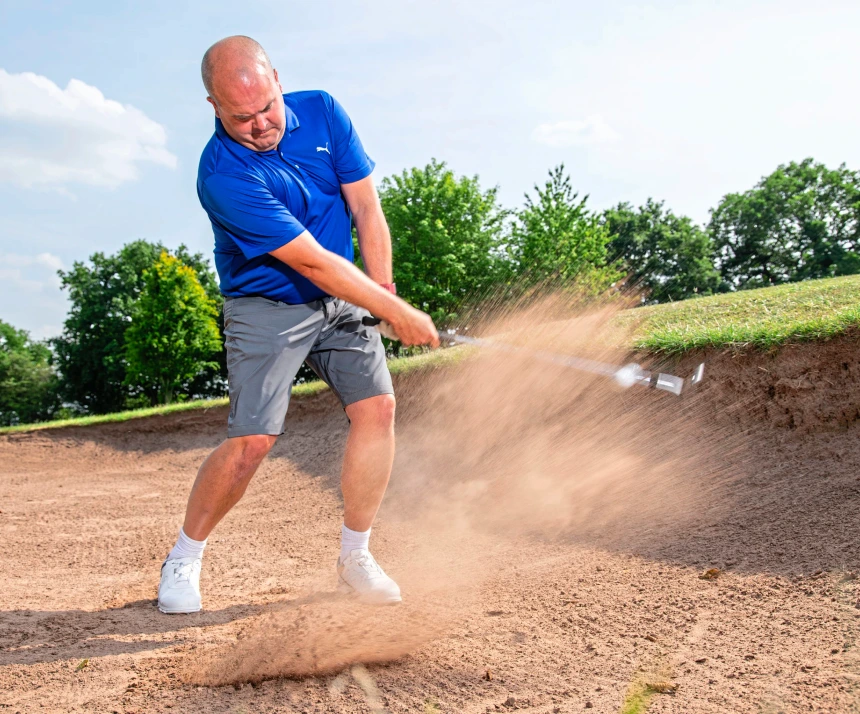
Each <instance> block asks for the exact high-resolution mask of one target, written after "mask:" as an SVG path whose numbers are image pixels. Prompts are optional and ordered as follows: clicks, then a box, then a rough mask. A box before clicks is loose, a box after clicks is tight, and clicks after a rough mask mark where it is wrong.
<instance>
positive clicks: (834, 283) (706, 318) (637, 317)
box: [0, 275, 860, 434]
mask: <svg viewBox="0 0 860 714" xmlns="http://www.w3.org/2000/svg"><path fill="white" fill-rule="evenodd" d="M617 319H618V321H619V322H620V323H621V324H631V323H635V329H634V333H633V344H632V345H631V347H632V348H634V349H637V350H645V351H649V352H655V353H661V354H681V353H684V352H688V351H690V350H694V349H749V348H754V349H771V348H774V347H778V346H780V345H783V344H787V343H794V342H807V341H813V340H819V341H823V340H828V339H831V338H833V337H836V336H839V335H843V334H845V333H847V332H848V331H850V330H852V329H855V328H857V327H860V275H851V276H848V277H843V278H829V279H825V280H810V281H807V282H804V283H792V284H790V285H779V286H777V287H772V288H761V289H758V290H745V291H743V292H737V293H728V294H725V295H715V296H712V297H702V298H695V299H692V300H685V301H683V302H677V303H668V304H664V305H654V306H650V307H643V308H638V309H636V310H629V311H626V312H624V313H621V315H619V316H618V318H617ZM464 354H465V352H464V351H463V350H459V349H457V350H439V351H436V352H432V353H425V354H421V355H417V356H415V357H405V358H402V359H395V360H392V361H391V362H390V363H389V368H390V369H391V372H392V374H403V373H406V372H409V371H413V370H418V369H424V368H427V367H442V366H445V365H449V364H453V363H454V362H457V361H459V360H460V359H462V357H463V355H464ZM325 388H326V387H325V385H324V384H323V383H322V382H310V383H308V384H300V385H297V386H296V387H294V388H293V395H294V396H295V397H298V398H301V397H306V396H311V395H314V394H318V393H319V392H321V391H323V390H324V389H325ZM226 404H227V399H226V398H223V399H211V400H205V401H194V402H181V403H178V404H170V405H167V406H159V407H150V408H147V409H135V410H133V411H126V412H117V413H115V414H102V415H98V416H87V417H79V418H75V419H64V420H60V421H51V422H43V423H39V424H21V425H18V426H11V427H3V428H0V434H12V433H16V432H24V431H35V430H39V429H58V428H62V427H66V426H88V425H91V424H107V423H111V422H123V421H127V420H129V419H139V418H143V417H148V416H154V415H157V414H172V413H174V412H180V411H188V410H193V409H211V408H213V407H220V406H225V405H226Z"/></svg>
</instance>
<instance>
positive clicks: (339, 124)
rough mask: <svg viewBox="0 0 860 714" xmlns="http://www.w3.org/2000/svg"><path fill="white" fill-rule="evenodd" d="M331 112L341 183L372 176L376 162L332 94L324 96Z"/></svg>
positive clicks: (334, 156) (333, 142) (336, 170)
mask: <svg viewBox="0 0 860 714" xmlns="http://www.w3.org/2000/svg"><path fill="white" fill-rule="evenodd" d="M323 97H324V98H325V100H326V104H327V105H328V108H329V112H330V115H329V116H330V121H331V133H332V139H333V141H332V144H333V147H334V155H333V158H334V170H335V173H336V174H337V179H338V182H339V183H355V182H356V181H361V179H363V178H366V177H367V176H370V174H371V173H372V172H373V169H374V167H375V166H376V162H375V161H374V160H373V159H371V158H370V157H369V156H368V155H367V153H366V152H365V150H364V146H362V143H361V139H359V138H358V132H357V131H356V130H355V127H354V126H353V124H352V120H351V119H350V118H349V115H348V114H347V113H346V110H345V109H344V108H343V107H342V106H341V105H340V102H338V101H337V99H335V98H334V97H333V96H331V95H330V94H324V95H323Z"/></svg>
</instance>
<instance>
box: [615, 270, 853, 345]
mask: <svg viewBox="0 0 860 714" xmlns="http://www.w3.org/2000/svg"><path fill="white" fill-rule="evenodd" d="M636 318H638V319H641V322H640V323H639V324H638V325H637V326H636V330H635V333H634V346H635V347H636V348H637V349H640V350H647V351H650V352H662V353H668V354H679V353H681V352H687V351H689V350H693V349H705V348H734V349H743V348H748V347H754V348H759V349H770V348H773V347H777V346H779V345H783V344H787V343H792V342H807V341H814V340H827V339H830V338H832V337H836V336H837V335H840V334H843V333H845V332H847V331H848V330H850V329H852V328H856V327H860V275H851V276H847V277H843V278H828V279H825V280H810V281H807V282H803V283H791V284H788V285H779V286H776V287H772V288H761V289H759V290H744V291H741V292H737V293H727V294H725V295H715V296H713V297H706V298H695V299H693V300H685V301H683V302H676V303H670V304H666V305H654V306H652V307H645V308H639V309H638V310H633V311H631V312H630V313H628V314H624V315H623V316H622V317H621V320H622V321H625V320H631V319H636Z"/></svg>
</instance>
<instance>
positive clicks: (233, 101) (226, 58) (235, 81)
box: [200, 35, 286, 151]
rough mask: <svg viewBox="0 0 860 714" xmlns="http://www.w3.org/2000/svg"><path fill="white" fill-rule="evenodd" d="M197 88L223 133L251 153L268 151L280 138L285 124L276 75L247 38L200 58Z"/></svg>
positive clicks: (218, 44)
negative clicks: (203, 93)
mask: <svg viewBox="0 0 860 714" xmlns="http://www.w3.org/2000/svg"><path fill="white" fill-rule="evenodd" d="M200 69H201V74H202V75H203V84H204V86H205V87H206V91H207V92H208V93H209V98H208V99H209V102H210V104H212V106H213V107H215V116H217V117H218V118H219V119H220V120H221V122H222V124H223V125H224V129H225V130H226V131H227V133H228V134H229V135H230V137H231V138H233V139H234V140H235V141H237V142H238V143H240V144H242V145H243V146H247V147H248V148H249V149H253V150H254V151H269V150H271V149H274V148H275V147H276V146H277V145H278V142H280V140H281V137H282V136H283V135H284V131H285V127H286V118H285V116H284V100H283V96H282V94H281V92H282V90H281V85H280V82H278V73H277V72H276V71H275V70H274V69H272V63H271V62H270V61H269V55H267V54H266V51H265V50H264V49H263V48H262V47H261V46H260V44H259V43H258V42H256V41H254V40H252V39H251V38H250V37H245V36H244V35H234V36H233V37H225V38H224V39H223V40H219V41H218V42H216V43H215V44H214V45H212V46H211V47H210V48H209V49H208V50H206V54H205V55H203V63H202V65H201V68H200Z"/></svg>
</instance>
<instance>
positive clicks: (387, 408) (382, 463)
mask: <svg viewBox="0 0 860 714" xmlns="http://www.w3.org/2000/svg"><path fill="white" fill-rule="evenodd" d="M394 404H395V402H394V395H393V394H380V395H379V396H376V397H370V398H369V399H363V400H361V401H360V402H355V403H354V404H350V405H349V406H348V407H346V415H347V416H348V417H349V421H350V427H349V436H348V437H347V440H346V453H345V454H344V457H343V468H342V470H341V488H342V490H343V505H344V509H343V522H344V525H345V526H346V527H347V528H349V529H350V530H352V531H359V532H364V531H367V530H370V527H371V526H372V525H373V519H374V518H376V512H377V511H378V510H379V505H380V504H381V503H382V497H383V496H384V495H385V489H386V487H387V486H388V479H389V478H390V476H391V466H392V464H393V462H394Z"/></svg>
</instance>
